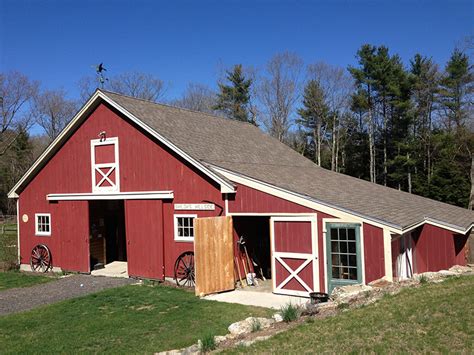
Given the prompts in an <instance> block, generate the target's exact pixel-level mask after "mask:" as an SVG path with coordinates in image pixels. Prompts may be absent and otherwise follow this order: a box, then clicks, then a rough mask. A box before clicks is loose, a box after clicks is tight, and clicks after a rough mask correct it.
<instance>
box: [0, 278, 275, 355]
mask: <svg viewBox="0 0 474 355" xmlns="http://www.w3.org/2000/svg"><path fill="white" fill-rule="evenodd" d="M270 314H271V313H270V310H268V309H265V308H257V307H248V306H242V305H236V304H228V303H219V302H215V301H207V300H200V299H199V298H197V297H195V296H194V294H193V293H190V292H189V291H185V290H181V289H175V288H171V287H166V286H155V287H147V286H136V285H130V286H124V287H120V288H115V289H110V290H105V291H102V292H99V293H95V294H92V295H88V296H85V297H81V298H75V299H71V300H67V301H63V302H59V303H56V304H53V305H49V306H45V307H41V308H37V309H35V310H31V311H29V312H25V313H18V314H13V315H8V316H4V317H0V329H1V330H2V331H1V332H0V349H2V350H1V351H0V352H2V353H40V352H44V351H45V349H47V352H48V353H82V352H85V353H114V354H118V353H152V352H156V351H164V350H171V349H179V348H182V347H186V346H190V345H192V344H194V343H196V342H197V341H198V339H201V340H202V339H203V338H204V337H206V336H208V335H209V334H221V335H225V334H226V333H227V327H228V326H229V325H230V324H231V323H233V322H236V321H239V320H242V319H245V318H247V317H250V316H267V317H268V316H270Z"/></svg>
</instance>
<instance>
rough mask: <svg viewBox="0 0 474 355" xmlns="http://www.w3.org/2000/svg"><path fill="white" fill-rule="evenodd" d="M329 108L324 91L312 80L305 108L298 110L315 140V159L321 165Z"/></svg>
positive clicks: (309, 133)
mask: <svg viewBox="0 0 474 355" xmlns="http://www.w3.org/2000/svg"><path fill="white" fill-rule="evenodd" d="M328 113H329V108H328V105H327V103H326V99H325V97H324V92H323V90H322V88H321V86H320V85H319V83H318V82H317V81H316V80H310V81H309V82H308V84H307V85H306V87H305V88H304V93H303V108H300V109H299V110H298V114H299V116H300V118H299V119H298V120H297V122H298V123H299V124H301V125H302V126H303V127H304V128H305V129H306V131H307V133H308V135H309V136H310V138H311V139H312V141H313V142H314V146H315V154H314V161H315V162H316V163H317V164H318V165H319V166H321V146H322V140H323V130H324V128H325V127H326V125H327V120H328Z"/></svg>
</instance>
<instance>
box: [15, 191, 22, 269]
mask: <svg viewBox="0 0 474 355" xmlns="http://www.w3.org/2000/svg"><path fill="white" fill-rule="evenodd" d="M16 234H17V235H16V238H17V240H16V248H17V258H18V259H17V261H18V264H20V263H21V256H20V199H17V200H16Z"/></svg>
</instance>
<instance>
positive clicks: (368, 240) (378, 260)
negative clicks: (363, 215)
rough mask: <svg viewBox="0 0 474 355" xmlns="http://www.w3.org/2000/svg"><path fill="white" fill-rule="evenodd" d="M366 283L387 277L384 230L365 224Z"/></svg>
mask: <svg viewBox="0 0 474 355" xmlns="http://www.w3.org/2000/svg"><path fill="white" fill-rule="evenodd" d="M363 228H364V245H363V246H362V247H363V248H364V265H365V282H366V283H369V282H371V281H374V280H377V279H380V278H382V277H384V276H385V262H384V244H383V229H382V228H379V227H375V226H372V225H371V224H367V223H364V224H363Z"/></svg>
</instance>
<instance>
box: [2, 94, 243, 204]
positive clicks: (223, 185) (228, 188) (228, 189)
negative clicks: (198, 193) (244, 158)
mask: <svg viewBox="0 0 474 355" xmlns="http://www.w3.org/2000/svg"><path fill="white" fill-rule="evenodd" d="M99 99H100V100H103V101H105V102H107V103H108V104H109V105H110V106H112V107H114V108H115V109H116V110H118V111H119V112H121V113H122V114H123V115H125V116H126V117H127V118H129V119H130V120H131V121H132V122H134V123H135V124H137V125H138V126H139V127H141V128H142V129H144V130H145V131H146V132H147V133H149V134H150V135H151V136H153V137H155V138H156V139H158V140H159V141H160V142H161V143H163V144H164V145H165V146H167V147H168V148H170V149H171V150H172V151H174V152H175V153H177V154H178V155H179V156H181V157H182V158H183V159H185V160H187V161H188V162H189V163H191V164H192V165H193V166H194V167H196V168H197V169H198V170H199V171H201V172H202V173H204V174H205V175H207V176H208V177H210V178H211V179H212V180H214V181H215V182H216V183H218V184H219V186H220V190H221V192H222V193H235V189H234V186H232V184H230V183H228V182H227V181H226V180H224V179H222V178H221V177H220V176H219V175H218V174H216V173H215V172H213V171H212V170H211V169H210V168H208V167H206V166H205V165H204V164H202V163H201V162H200V161H198V160H196V159H194V158H193V157H191V156H190V155H189V154H187V153H185V152H184V151H183V150H181V149H180V148H178V147H177V146H176V145H174V144H173V143H171V142H170V141H169V140H167V139H166V138H164V137H163V136H162V135H161V134H159V133H158V132H156V131H155V130H154V129H152V128H151V127H150V126H148V125H147V124H145V123H144V122H142V121H141V120H140V119H138V118H137V117H135V116H134V115H132V114H131V113H130V112H129V111H127V110H126V109H125V108H123V107H122V106H120V105H118V104H117V103H116V102H115V101H113V100H112V99H110V98H109V97H108V96H107V95H106V94H104V93H102V92H101V91H99V90H97V91H96V92H95V93H94V94H93V95H92V96H91V98H90V99H89V100H88V101H87V102H86V103H85V104H84V106H83V107H82V108H81V109H80V110H79V112H77V113H76V115H75V116H74V117H73V119H72V120H71V121H70V122H69V123H68V124H67V126H66V127H65V128H64V129H63V130H62V131H61V133H60V134H59V135H58V136H57V137H56V139H55V140H54V141H53V142H52V143H51V144H50V145H49V146H48V147H47V148H46V149H45V151H44V152H43V153H42V154H41V155H40V156H39V157H38V158H37V159H36V161H35V162H34V163H33V165H32V166H31V167H30V168H29V169H28V171H27V172H26V173H25V174H24V175H23V176H22V178H21V179H20V180H19V181H18V182H17V183H16V184H15V186H13V188H12V189H11V190H10V191H9V192H8V197H9V198H16V197H18V193H17V190H18V189H19V187H20V186H21V185H22V184H23V183H24V182H25V181H26V180H27V179H28V178H29V177H30V175H32V174H33V173H34V172H35V171H36V169H38V167H39V166H40V165H41V163H42V162H43V161H44V160H46V159H48V158H49V157H50V156H52V155H53V153H54V152H55V149H56V147H58V146H59V145H60V144H61V143H62V142H63V140H64V139H67V138H68V135H69V133H70V132H71V131H72V130H73V128H75V127H76V126H78V125H79V124H80V123H81V122H82V121H81V120H82V119H83V118H84V117H85V116H86V114H87V113H89V112H90V111H91V110H92V109H93V108H94V105H95V104H96V103H98V102H99Z"/></svg>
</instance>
